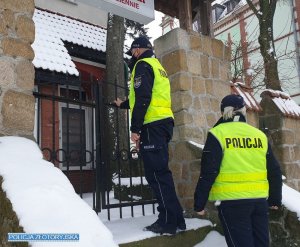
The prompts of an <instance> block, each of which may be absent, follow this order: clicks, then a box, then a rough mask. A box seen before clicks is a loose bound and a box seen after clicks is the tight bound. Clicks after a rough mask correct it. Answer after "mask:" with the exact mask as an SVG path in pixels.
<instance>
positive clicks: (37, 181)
mask: <svg viewBox="0 0 300 247" xmlns="http://www.w3.org/2000/svg"><path fill="white" fill-rule="evenodd" d="M0 175H1V176H2V177H3V178H4V182H3V184H2V188H3V189H4V191H5V192H6V193H7V196H8V198H9V199H10V201H11V202H12V204H13V208H14V211H15V212H16V213H17V215H18V217H19V219H20V224H21V225H22V226H23V227H24V230H25V232H26V233H79V234H80V242H72V243H65V242H59V243H54V242H44V243H41V242H32V243H31V244H32V246H33V247H42V246H55V247H56V246H59V247H60V246H72V247H73V246H74V247H76V246H80V247H94V246H95V247H96V246H97V247H98V246H103V247H113V246H117V245H116V243H118V244H119V243H126V242H131V241H137V240H141V239H145V238H149V237H152V236H155V234H154V233H151V232H146V231H143V230H142V229H143V228H144V227H145V226H147V225H149V224H152V223H153V222H154V221H155V220H156V218H157V215H156V214H154V213H153V206H152V205H146V206H145V216H143V213H142V207H141V206H139V207H134V218H133V217H132V216H131V208H130V207H127V208H123V209H122V219H120V209H119V208H115V209H111V210H110V216H111V220H110V221H109V220H108V217H107V214H108V211H107V210H103V211H101V212H100V213H99V214H98V216H97V215H96V213H95V212H94V211H93V210H92V194H84V195H83V200H82V199H81V198H80V197H79V196H78V195H77V194H76V193H75V191H74V189H73V187H72V185H71V184H70V182H69V180H68V179H67V177H66V176H65V175H64V174H63V173H62V172H61V170H59V169H58V168H55V167H54V165H53V164H52V163H49V162H47V161H45V160H43V159H42V153H41V151H40V149H39V148H38V146H37V144H36V143H34V142H33V141H30V140H28V139H25V138H20V137H0ZM111 197H112V198H111V202H117V201H113V200H115V199H113V195H111ZM84 201H85V202H84ZM283 204H284V205H285V206H286V207H287V208H288V209H289V210H290V211H293V212H296V213H297V215H298V217H299V219H300V207H299V205H300V193H299V192H298V191H295V190H293V189H291V188H290V187H288V186H286V185H284V186H283ZM102 222H103V223H102ZM186 223H187V228H188V229H196V228H199V227H203V226H206V225H211V222H210V221H207V220H200V219H186ZM203 246H207V247H210V246H218V247H223V246H224V247H225V246H226V243H225V239H224V237H223V236H221V235H220V234H219V233H217V232H214V231H212V232H211V233H210V234H208V235H207V237H206V238H205V239H204V240H203V241H202V242H201V243H199V244H197V245H196V246H195V247H203Z"/></svg>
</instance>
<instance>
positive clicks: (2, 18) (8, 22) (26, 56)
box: [0, 0, 35, 138]
mask: <svg viewBox="0 0 300 247" xmlns="http://www.w3.org/2000/svg"><path fill="white" fill-rule="evenodd" d="M33 12H34V0H22V1H20V0H1V1H0V135H18V136H27V137H29V138H33V127H34V97H33V95H32V90H33V87H34V67H33V64H32V60H33V58H34V52H33V49H32V48H31V44H32V43H33V41H34V35H35V30H34V22H33V20H32V16H33Z"/></svg>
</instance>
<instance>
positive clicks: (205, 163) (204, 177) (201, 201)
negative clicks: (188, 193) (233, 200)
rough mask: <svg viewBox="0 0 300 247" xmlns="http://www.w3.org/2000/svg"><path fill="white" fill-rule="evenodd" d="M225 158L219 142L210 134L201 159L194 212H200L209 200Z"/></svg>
mask: <svg viewBox="0 0 300 247" xmlns="http://www.w3.org/2000/svg"><path fill="white" fill-rule="evenodd" d="M222 157H223V151H222V147H221V145H220V143H219V141H218V140H217V139H216V138H215V137H214V136H213V135H212V134H211V133H208V136H207V140H206V143H205V146H204V149H203V153H202V159H201V171H200V177H199V180H198V183H197V187H196V190H195V194H194V210H195V211H197V212H200V211H202V210H203V209H204V207H205V204H206V202H207V200H208V196H209V191H210V189H211V187H212V185H213V183H214V182H215V180H216V177H217V176H218V174H219V172H220V166H221V161H222Z"/></svg>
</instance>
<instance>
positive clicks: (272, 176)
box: [266, 144, 282, 207]
mask: <svg viewBox="0 0 300 247" xmlns="http://www.w3.org/2000/svg"><path fill="white" fill-rule="evenodd" d="M266 158H267V174H268V182H269V198H268V203H269V206H270V207H271V206H281V200H282V174H281V170H280V166H279V164H278V162H277V160H276V158H275V156H274V154H273V151H272V148H271V146H270V144H269V146H268V152H267V157H266Z"/></svg>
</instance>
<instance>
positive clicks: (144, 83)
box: [130, 61, 154, 133]
mask: <svg viewBox="0 0 300 247" xmlns="http://www.w3.org/2000/svg"><path fill="white" fill-rule="evenodd" d="M153 83H154V72H153V69H152V67H151V66H150V65H149V64H148V63H146V62H144V61H141V62H138V63H137V65H136V68H135V76H134V87H133V88H134V92H135V104H134V108H133V110H132V113H131V114H132V117H131V127H130V130H131V132H133V133H139V132H140V130H141V127H142V126H143V123H144V118H145V115H146V112H147V109H148V107H149V104H150V101H151V97H152V88H153Z"/></svg>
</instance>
